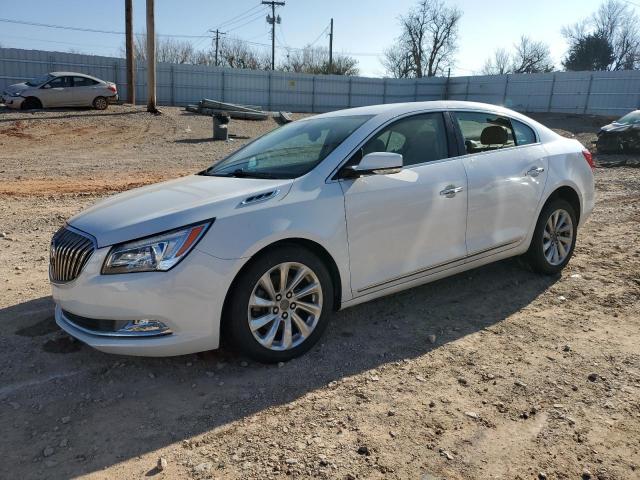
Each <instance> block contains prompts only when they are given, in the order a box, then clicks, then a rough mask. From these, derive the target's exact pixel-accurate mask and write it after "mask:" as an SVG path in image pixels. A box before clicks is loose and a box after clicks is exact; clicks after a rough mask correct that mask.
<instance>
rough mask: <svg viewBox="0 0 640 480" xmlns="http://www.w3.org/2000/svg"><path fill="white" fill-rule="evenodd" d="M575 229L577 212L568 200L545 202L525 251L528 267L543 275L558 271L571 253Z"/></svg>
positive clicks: (569, 258) (574, 239)
mask: <svg viewBox="0 0 640 480" xmlns="http://www.w3.org/2000/svg"><path fill="white" fill-rule="evenodd" d="M554 223H555V225H556V226H555V227H554V226H553V225H554ZM568 223H570V224H571V225H568ZM577 233H578V222H577V217H576V212H575V210H574V209H573V207H572V206H571V204H570V203H569V202H567V201H566V200H563V199H561V198H556V199H554V200H551V201H550V202H548V203H547V204H546V205H545V206H544V208H543V209H542V212H540V217H539V218H538V222H537V223H536V229H535V231H534V232H533V238H532V239H531V245H530V246H529V250H528V251H527V253H526V259H527V260H528V263H529V265H530V266H531V268H532V269H533V270H534V271H535V272H538V273H542V274H545V275H556V274H558V273H559V272H560V271H561V270H562V269H563V268H564V267H565V266H566V265H567V263H569V260H571V257H572V256H573V250H574V248H575V245H576V238H577ZM567 248H568V249H569V250H568V251H567ZM554 252H555V253H554Z"/></svg>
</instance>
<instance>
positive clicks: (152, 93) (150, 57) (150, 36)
mask: <svg viewBox="0 0 640 480" xmlns="http://www.w3.org/2000/svg"><path fill="white" fill-rule="evenodd" d="M153 2H154V0H147V112H151V113H158V108H157V107H156V24H155V16H154V8H153Z"/></svg>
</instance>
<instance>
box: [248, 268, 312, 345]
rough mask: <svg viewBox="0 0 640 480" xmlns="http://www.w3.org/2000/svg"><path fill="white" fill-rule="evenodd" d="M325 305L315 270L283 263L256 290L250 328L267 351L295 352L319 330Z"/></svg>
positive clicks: (267, 273) (249, 306)
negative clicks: (315, 330) (317, 328)
mask: <svg viewBox="0 0 640 480" xmlns="http://www.w3.org/2000/svg"><path fill="white" fill-rule="evenodd" d="M322 303H323V298H322V285H321V284H320V280H319V279H318V276H317V275H316V274H315V272H314V271H313V270H312V269H311V268H309V267H307V266H306V265H303V264H302V263H298V262H284V263H280V264H278V265H276V266H275V267H273V268H271V269H270V270H269V271H267V272H266V273H265V274H264V275H262V277H260V279H259V280H258V282H257V283H256V285H255V286H254V287H253V291H252V292H251V296H250V297H249V305H248V310H247V317H248V322H249V328H250V330H251V333H252V334H253V337H254V338H255V339H256V340H257V341H258V343H260V345H262V346H263V347H265V348H268V349H270V350H275V351H282V350H289V349H292V348H295V347H297V346H298V345H300V344H301V343H303V342H304V341H305V340H306V339H307V338H308V337H309V336H310V335H311V333H312V332H313V330H314V329H315V327H316V325H317V324H318V320H319V319H320V314H321V313H322Z"/></svg>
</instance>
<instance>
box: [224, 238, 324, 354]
mask: <svg viewBox="0 0 640 480" xmlns="http://www.w3.org/2000/svg"><path fill="white" fill-rule="evenodd" d="M304 269H307V270H304ZM307 271H308V272H309V273H307ZM283 272H287V273H286V274H284V275H283ZM285 275H286V277H287V282H286V284H285V285H286V288H284V289H282V288H280V279H281V278H282V276H285ZM298 275H300V277H301V280H300V281H299V282H297V283H296V284H295V285H293V284H294V281H295V280H296V279H297V277H298ZM268 282H270V283H271V287H272V289H271V293H269V290H268V289H267V288H265V287H263V285H264V286H266V287H268ZM314 284H317V288H315V289H314V287H313V285H314ZM232 289H233V290H232V292H231V294H230V297H229V299H228V300H227V302H228V303H227V305H226V308H225V318H224V327H225V328H224V334H225V336H227V337H229V340H231V342H232V343H233V345H234V346H235V347H236V348H238V349H239V350H240V351H241V352H242V353H244V354H245V355H247V356H248V357H250V358H252V359H254V360H257V361H259V362H264V363H274V362H284V361H287V360H291V359H292V358H295V357H297V356H300V355H302V354H303V353H305V352H307V351H308V350H309V349H310V348H311V347H313V345H314V344H315V343H316V342H317V341H318V339H319V338H320V336H321V335H322V333H323V332H324V330H325V329H326V328H327V325H328V323H329V316H330V315H331V311H332V310H333V298H334V295H333V282H332V281H331V276H330V275H329V271H328V270H327V267H326V266H325V264H324V263H323V262H322V261H321V260H320V259H319V258H318V257H317V256H316V255H315V254H314V253H312V252H310V251H309V250H307V249H305V248H302V247H300V246H298V245H282V246H278V247H275V248H274V249H272V250H269V251H267V252H265V253H263V254H261V255H260V256H258V257H256V258H255V259H254V260H253V261H252V262H251V263H250V264H249V265H248V266H247V267H246V268H245V269H244V270H243V271H242V272H241V273H240V274H239V276H238V278H237V279H236V281H235V282H234V285H233V287H232ZM305 292H308V293H306V294H305ZM296 295H301V296H300V297H297V302H296ZM250 300H253V302H252V304H253V305H254V306H252V307H250ZM257 303H259V304H260V305H259V306H256V304H257ZM302 304H304V305H305V307H304V308H303V307H302V306H301V305H302ZM310 307H313V309H311V310H314V311H315V312H319V314H317V313H316V314H315V315H314V314H312V313H311V310H308V309H310ZM269 318H273V320H271V321H268V320H269ZM250 322H251V323H253V329H252V327H251V326H250ZM300 322H303V324H301V323H300ZM269 340H271V343H269Z"/></svg>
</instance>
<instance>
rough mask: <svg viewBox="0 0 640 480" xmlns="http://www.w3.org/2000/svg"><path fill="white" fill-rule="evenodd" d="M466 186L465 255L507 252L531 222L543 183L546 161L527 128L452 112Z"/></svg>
mask: <svg viewBox="0 0 640 480" xmlns="http://www.w3.org/2000/svg"><path fill="white" fill-rule="evenodd" d="M454 123H455V124H456V125H457V126H458V128H459V134H461V137H462V141H464V148H465V151H466V155H464V156H463V157H461V158H462V161H463V162H464V167H465V170H466V173H467V177H468V182H469V196H468V198H469V208H468V213H467V233H466V242H467V248H468V250H469V255H474V254H478V253H483V252H486V251H490V250H493V249H500V248H503V247H504V248H509V247H514V246H516V245H517V244H518V243H519V242H520V241H522V240H523V239H524V238H525V237H526V235H527V233H528V232H529V229H530V227H531V225H532V224H533V222H535V220H536V219H535V213H536V211H537V206H538V203H539V202H540V199H541V197H542V193H543V190H544V185H545V182H546V179H547V170H548V164H547V162H548V160H547V158H546V152H545V150H544V148H543V146H542V145H541V144H540V143H538V141H537V138H536V134H535V132H534V131H533V129H531V128H530V127H529V126H527V125H525V124H524V123H522V122H519V121H517V120H512V119H510V118H508V117H505V116H501V115H496V114H495V113H491V112H478V111H473V112H464V111H460V112H455V114H454Z"/></svg>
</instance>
